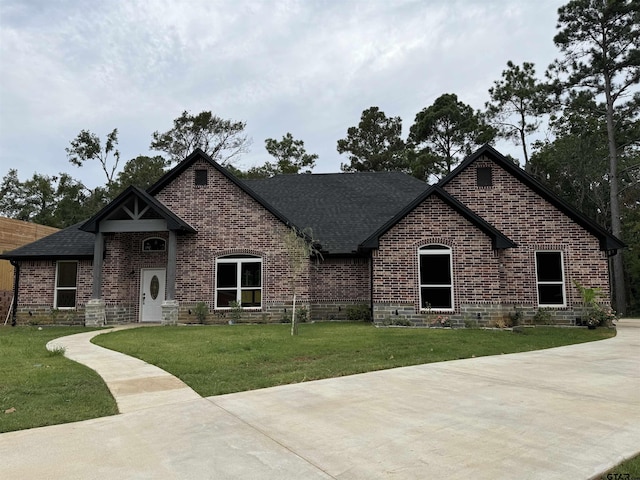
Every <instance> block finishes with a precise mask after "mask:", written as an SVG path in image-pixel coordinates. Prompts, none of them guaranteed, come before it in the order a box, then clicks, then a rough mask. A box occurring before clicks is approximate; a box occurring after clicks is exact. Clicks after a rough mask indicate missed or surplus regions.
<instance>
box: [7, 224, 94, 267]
mask: <svg viewBox="0 0 640 480" xmlns="http://www.w3.org/2000/svg"><path fill="white" fill-rule="evenodd" d="M82 223H84V222H80V223H77V224H75V225H72V226H71V227H68V228H65V229H64V230H60V231H59V232H56V233H52V234H51V235H48V236H46V237H43V238H41V239H40V240H36V241H35V242H33V243H29V244H28V245H25V246H23V247H20V248H16V249H15V250H12V251H10V252H6V253H4V254H2V255H0V258H7V259H13V260H39V259H49V258H58V259H64V258H68V259H80V258H93V242H94V239H95V235H94V234H93V233H87V232H83V231H82V230H80V226H81V225H82Z"/></svg>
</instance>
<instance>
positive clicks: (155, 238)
mask: <svg viewBox="0 0 640 480" xmlns="http://www.w3.org/2000/svg"><path fill="white" fill-rule="evenodd" d="M148 240H162V244H163V246H164V248H163V249H162V250H145V249H144V244H145V242H147V241H148ZM140 248H141V249H142V252H144V253H154V252H166V251H167V240H166V239H164V238H162V237H147V238H145V239H143V240H142V245H141V247H140Z"/></svg>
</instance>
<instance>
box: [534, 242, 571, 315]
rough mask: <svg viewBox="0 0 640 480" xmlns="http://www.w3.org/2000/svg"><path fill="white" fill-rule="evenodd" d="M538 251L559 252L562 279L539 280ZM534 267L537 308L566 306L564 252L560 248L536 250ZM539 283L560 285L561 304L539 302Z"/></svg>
mask: <svg viewBox="0 0 640 480" xmlns="http://www.w3.org/2000/svg"><path fill="white" fill-rule="evenodd" d="M538 253H559V254H560V271H561V273H562V281H560V282H559V281H557V280H554V281H551V282H550V281H540V280H539V277H538ZM533 263H534V268H535V271H536V300H537V301H538V307H539V308H564V307H566V306H567V287H566V283H567V282H566V278H567V276H566V274H565V271H564V252H563V251H562V250H536V251H535V252H534V256H533ZM540 285H562V304H559V303H540V288H539V287H540Z"/></svg>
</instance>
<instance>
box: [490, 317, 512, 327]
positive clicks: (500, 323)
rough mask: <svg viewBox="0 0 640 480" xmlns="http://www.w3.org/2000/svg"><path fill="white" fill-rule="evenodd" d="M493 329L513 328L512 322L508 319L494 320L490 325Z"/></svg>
mask: <svg viewBox="0 0 640 480" xmlns="http://www.w3.org/2000/svg"><path fill="white" fill-rule="evenodd" d="M488 326H489V327H491V328H509V327H510V326H511V322H510V320H509V319H508V318H504V317H501V318H494V319H493V320H491V321H490V322H489V324H488Z"/></svg>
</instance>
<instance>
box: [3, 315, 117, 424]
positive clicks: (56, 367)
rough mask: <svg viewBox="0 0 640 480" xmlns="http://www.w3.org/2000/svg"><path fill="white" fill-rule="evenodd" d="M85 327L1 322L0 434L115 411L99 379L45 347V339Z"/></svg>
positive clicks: (98, 415) (81, 329) (93, 416)
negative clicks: (16, 324) (43, 326)
mask: <svg viewBox="0 0 640 480" xmlns="http://www.w3.org/2000/svg"><path fill="white" fill-rule="evenodd" d="M86 331H87V330H86V329H84V328H82V327H77V328H72V327H53V328H43V329H42V330H38V329H37V328H35V327H15V328H12V327H0V433H2V432H10V431H13V430H21V429H25V428H32V427H40V426H44V425H54V424H58V423H68V422H75V421H78V420H86V419H88V418H95V417H102V416H105V415H114V414H116V413H118V410H117V407H116V403H115V401H114V399H113V397H112V396H111V393H109V390H108V389H107V386H106V385H105V383H104V382H103V381H102V378H100V377H99V376H98V375H97V374H96V373H95V372H94V371H93V370H91V369H89V368H87V367H85V366H83V365H80V364H78V363H76V362H73V361H71V360H68V359H66V358H64V356H62V352H57V353H52V352H48V351H47V350H46V348H45V345H46V343H47V342H48V341H49V340H52V339H54V338H57V337H62V336H65V335H72V334H74V333H78V332H86ZM14 409H15V410H14ZM5 412H8V413H5Z"/></svg>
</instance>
